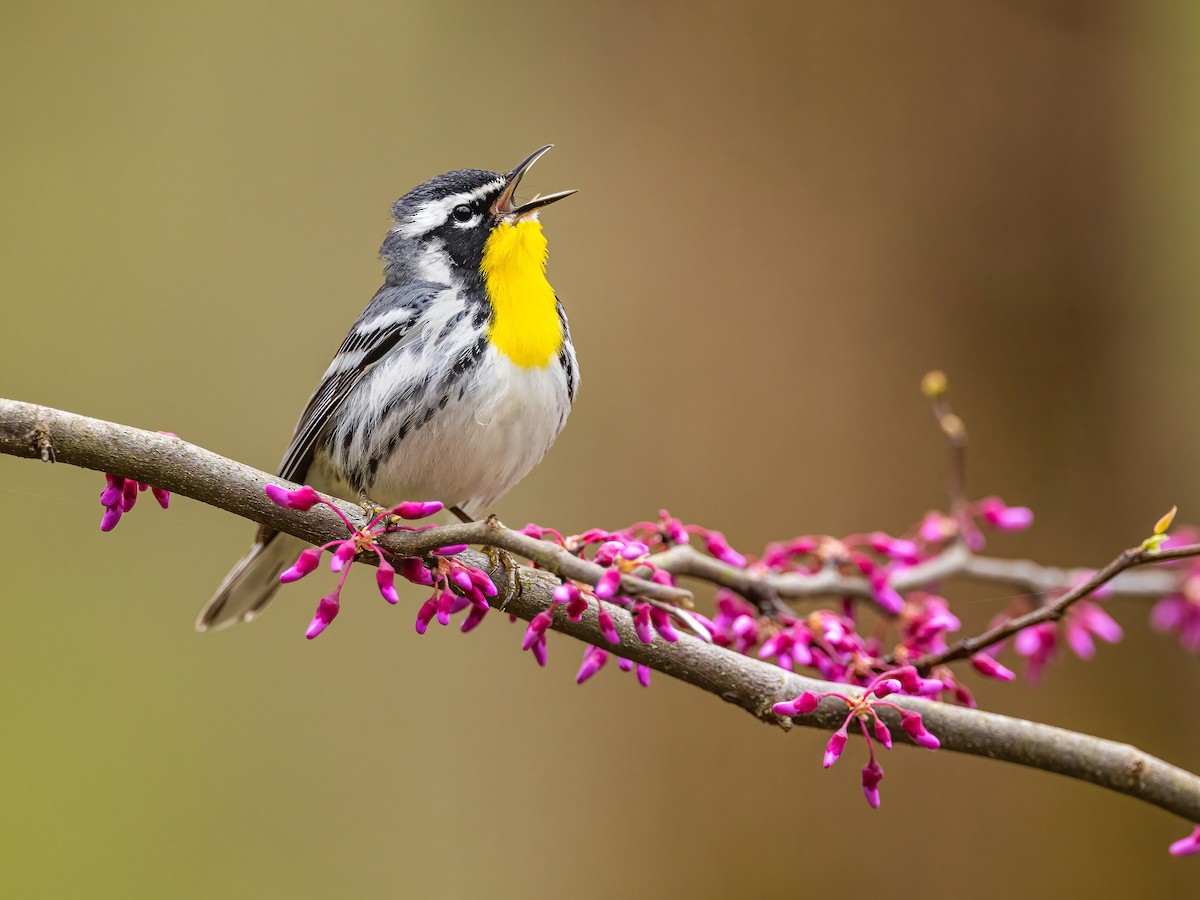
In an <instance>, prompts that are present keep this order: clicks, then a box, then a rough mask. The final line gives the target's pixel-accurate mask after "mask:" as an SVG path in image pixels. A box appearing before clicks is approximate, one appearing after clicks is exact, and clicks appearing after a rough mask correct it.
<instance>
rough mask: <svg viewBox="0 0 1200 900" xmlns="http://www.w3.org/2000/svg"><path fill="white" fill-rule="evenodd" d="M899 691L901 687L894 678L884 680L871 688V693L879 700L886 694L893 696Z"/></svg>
mask: <svg viewBox="0 0 1200 900" xmlns="http://www.w3.org/2000/svg"><path fill="white" fill-rule="evenodd" d="M900 690H902V685H901V684H900V681H899V680H898V679H896V678H885V679H884V680H883V681H880V682H878V683H877V684H876V685H875V686H874V687H872V688H871V692H872V693H873V694H874V695H875V696H876V697H878V698H879V699H881V700H882V699H883V698H884V697H886V696H887V695H888V694H895V693H897V692H899V691H900Z"/></svg>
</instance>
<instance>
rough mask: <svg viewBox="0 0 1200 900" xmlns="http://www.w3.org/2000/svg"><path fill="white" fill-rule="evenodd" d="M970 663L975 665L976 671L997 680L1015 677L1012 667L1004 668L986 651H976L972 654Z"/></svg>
mask: <svg viewBox="0 0 1200 900" xmlns="http://www.w3.org/2000/svg"><path fill="white" fill-rule="evenodd" d="M971 665H972V666H974V667H975V671H976V672H979V673H980V674H983V675H986V676H987V677H988V678H995V679H997V680H998V681H1012V680H1013V679H1014V678H1016V677H1017V676H1016V674H1015V673H1014V672H1013V671H1012V669H1008V668H1005V667H1004V666H1002V665H1001V664H1000V663H999V662H997V661H996V660H995V659H994V658H993V657H991V656H989V655H988V654H986V653H976V654H975V655H974V656H972V657H971Z"/></svg>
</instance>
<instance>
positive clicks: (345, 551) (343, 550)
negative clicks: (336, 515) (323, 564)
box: [329, 540, 358, 572]
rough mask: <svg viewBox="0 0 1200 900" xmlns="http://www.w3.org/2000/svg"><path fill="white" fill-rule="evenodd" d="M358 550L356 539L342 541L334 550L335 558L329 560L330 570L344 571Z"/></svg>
mask: <svg viewBox="0 0 1200 900" xmlns="http://www.w3.org/2000/svg"><path fill="white" fill-rule="evenodd" d="M357 552H358V548H357V547H356V546H355V545H354V541H350V540H345V541H340V542H339V543H338V548H337V549H336V550H334V551H333V558H332V559H331V560H329V570H330V571H331V572H340V571H342V569H344V568H346V565H347V564H348V563H350V562H351V561H353V559H354V554H355V553H357Z"/></svg>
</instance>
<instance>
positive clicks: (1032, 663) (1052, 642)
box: [1013, 622, 1058, 681]
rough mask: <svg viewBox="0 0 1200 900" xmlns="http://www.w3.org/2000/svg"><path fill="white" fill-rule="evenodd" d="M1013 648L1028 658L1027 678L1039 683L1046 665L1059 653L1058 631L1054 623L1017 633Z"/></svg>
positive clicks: (1035, 626) (1046, 623)
mask: <svg viewBox="0 0 1200 900" xmlns="http://www.w3.org/2000/svg"><path fill="white" fill-rule="evenodd" d="M1013 648H1014V649H1015V650H1016V651H1017V653H1019V654H1021V656H1024V657H1028V659H1029V671H1028V675H1027V677H1028V678H1029V680H1030V681H1037V680H1038V678H1040V677H1041V675H1042V670H1043V669H1044V668H1045V667H1046V663H1048V662H1049V661H1050V660H1052V659H1053V658H1054V657H1055V655H1056V654H1057V652H1058V631H1057V629H1056V628H1055V627H1054V623H1053V622H1042V623H1040V624H1038V625H1034V626H1033V627H1031V628H1026V629H1025V630H1024V631H1019V632H1017V636H1016V637H1015V638H1013Z"/></svg>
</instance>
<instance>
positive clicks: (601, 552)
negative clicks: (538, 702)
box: [521, 524, 687, 686]
mask: <svg viewBox="0 0 1200 900" xmlns="http://www.w3.org/2000/svg"><path fill="white" fill-rule="evenodd" d="M523 533H524V534H527V535H529V536H531V537H536V538H538V539H539V540H552V541H554V542H555V543H558V544H559V545H560V546H563V547H566V548H568V549H570V550H571V551H572V552H574V553H577V554H578V555H580V556H582V557H584V558H587V556H586V555H587V553H588V552H590V553H591V560H592V562H594V563H596V564H597V565H598V566H600V567H601V568H602V569H603V570H604V571H603V573H602V574H601V576H600V578H599V580H598V581H597V583H596V585H595V586H594V587H593V586H591V585H588V584H585V583H582V582H578V581H572V580H568V581H564V582H563V583H562V584H560V585H559V586H558V587H557V588H555V590H554V595H553V598H552V600H551V603H550V606H549V607H548V608H546V609H544V610H542V611H541V612H540V613H538V614H537V615H536V616H534V617H533V619H532V621H530V623H529V626H528V628H527V629H526V631H525V636H524V638H523V639H522V642H521V647H522V649H524V650H530V651H532V652H533V655H534V658H535V659H536V660H537V661H538V664H539V665H543V666H544V665H545V664H546V632H547V631H549V629H550V626H551V624H552V623H553V621H554V615H555V610H556V608H557V607H558V606H560V605H561V606H563V608H564V610H565V613H566V616H567V619H568V620H569V621H572V622H578V621H580V620H581V619H582V618H583V615H584V613H585V612H586V611H587V609H588V606H589V605H591V604H594V605H595V607H596V624H597V626H598V627H599V629H600V632H601V633H602V634H603V635H604V638H605V640H606V641H607V642H608V643H610V644H612V645H613V646H614V647H615V646H617V645H618V644H620V641H621V639H620V636H619V635H618V633H617V629H616V625H615V623H614V621H613V617H612V613H611V612H610V611H609V610H608V609H606V608H605V602H609V603H612V604H614V605H617V606H621V607H624V608H626V609H627V610H629V612H630V613H631V614H632V616H633V625H634V631H635V633H636V634H637V636H638V639H639V640H640V641H641V642H642V643H644V644H651V643H653V642H654V639H655V638H656V637H661V638H662V639H663V640H665V641H668V642H672V643H673V642H675V641H677V640H679V633H678V632H677V631H676V630H675V626H674V625H673V624H672V621H671V612H669V611H668V610H667V609H665V608H663V607H661V606H658V605H655V604H652V603H649V602H646V601H644V600H635V599H633V598H630V597H627V596H625V595H623V594H622V593H621V586H622V577H623V576H625V575H632V574H633V573H635V572H638V573H639V574H642V575H645V576H647V577H649V578H651V579H652V580H655V581H658V582H660V583H664V584H670V583H672V579H671V577H670V576H669V575H668V574H667V573H665V572H661V571H659V570H658V569H657V568H656V567H655V566H654V564H653V563H652V562H650V561H649V559H648V557H649V555H650V547H649V545H648V544H646V543H645V542H644V541H641V540H637V539H635V538H633V537H632V536H631V535H630V534H629V533H628V532H607V531H603V530H601V529H592V530H591V531H588V532H585V533H584V534H580V535H570V536H569V537H563V535H561V534H559V533H558V532H557V531H554V530H552V529H547V528H541V527H540V526H537V525H533V524H530V525H526V526H525V528H524V529H523ZM678 533H679V534H680V535H682V536H683V539H684V540H686V539H687V535H686V532H684V531H682V526H681V530H680V531H679V532H678ZM608 656H609V651H607V650H604V649H603V648H600V647H595V646H590V647H588V648H586V649H585V651H584V655H583V662H582V664H581V665H580V668H579V672H578V673H577V675H576V677H575V680H576V682H577V683H579V684H583V683H584V682H585V681H587V680H588V679H589V678H591V677H592V676H593V675H595V674H596V673H597V672H599V671H600V669H601V668H602V667H603V666H604V664H605V663H606V662H607V661H608ZM617 665H618V667H619V668H620V669H621V670H622V671H634V670H636V672H637V679H638V682H639V683H640V684H642V685H643V686H648V685H649V684H650V669H649V668H648V667H647V666H644V665H640V664H635V663H633V662H632V661H630V660H628V659H626V658H624V657H623V656H620V655H619V654H618V658H617Z"/></svg>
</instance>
